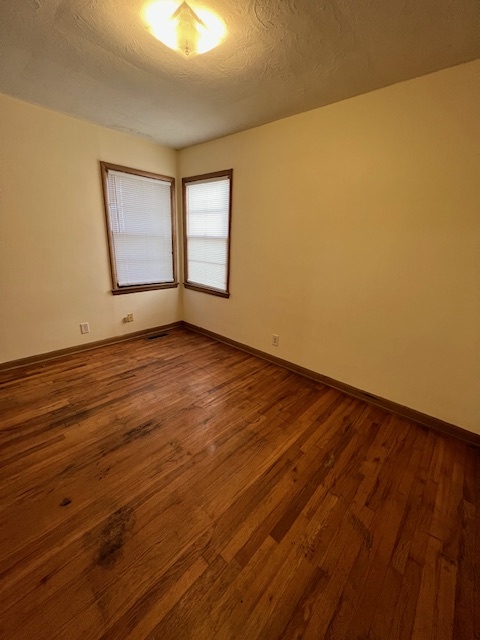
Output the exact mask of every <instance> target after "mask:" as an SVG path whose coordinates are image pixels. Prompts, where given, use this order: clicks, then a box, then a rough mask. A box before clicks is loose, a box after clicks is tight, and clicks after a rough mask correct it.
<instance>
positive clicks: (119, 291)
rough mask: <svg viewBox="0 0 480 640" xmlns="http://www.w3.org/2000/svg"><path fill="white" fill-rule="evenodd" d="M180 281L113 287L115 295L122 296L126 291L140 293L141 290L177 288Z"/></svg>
mask: <svg viewBox="0 0 480 640" xmlns="http://www.w3.org/2000/svg"><path fill="white" fill-rule="evenodd" d="M176 287H178V282H164V283H162V284H139V285H133V286H131V287H117V288H116V289H112V293H113V295H114V296H121V295H123V294H124V293H139V292H140V291H156V290H157V289H175V288H176Z"/></svg>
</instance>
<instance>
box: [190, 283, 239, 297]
mask: <svg viewBox="0 0 480 640" xmlns="http://www.w3.org/2000/svg"><path fill="white" fill-rule="evenodd" d="M183 286H184V287H185V289H191V290H192V291H199V292H200V293H209V294H210V295H212V296H219V297H220V298H229V297H230V293H229V292H228V291H221V290H220V289H212V288H210V287H202V285H199V284H192V283H191V282H184V283H183Z"/></svg>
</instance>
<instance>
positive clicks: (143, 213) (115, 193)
mask: <svg viewBox="0 0 480 640" xmlns="http://www.w3.org/2000/svg"><path fill="white" fill-rule="evenodd" d="M107 189H108V205H109V206H108V214H109V221H110V230H111V236H112V243H113V254H114V259H115V267H116V280H117V283H116V284H117V286H118V287H125V286H135V285H149V284H159V283H166V282H173V281H174V272H173V245H172V199H171V192H172V182H171V181H168V180H161V179H157V178H147V177H144V176H141V175H135V174H130V173H124V172H122V171H114V170H108V173H107Z"/></svg>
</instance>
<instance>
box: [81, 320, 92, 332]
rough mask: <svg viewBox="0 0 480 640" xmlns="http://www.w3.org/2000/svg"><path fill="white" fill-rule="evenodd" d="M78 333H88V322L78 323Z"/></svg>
mask: <svg viewBox="0 0 480 640" xmlns="http://www.w3.org/2000/svg"><path fill="white" fill-rule="evenodd" d="M80 333H90V325H89V324H88V322H81V323H80Z"/></svg>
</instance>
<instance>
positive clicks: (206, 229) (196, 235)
mask: <svg viewBox="0 0 480 640" xmlns="http://www.w3.org/2000/svg"><path fill="white" fill-rule="evenodd" d="M228 173H229V172H228ZM230 182H231V176H230V175H225V176H221V177H215V178H210V179H203V180H202V179H199V180H195V181H192V182H189V181H188V178H187V179H186V182H185V199H186V202H185V211H186V235H187V238H186V239H187V255H186V267H187V278H186V281H187V283H190V284H195V285H199V286H203V287H207V288H210V289H215V290H217V291H220V292H227V288H228V251H229V226H230V186H231V185H230Z"/></svg>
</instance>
